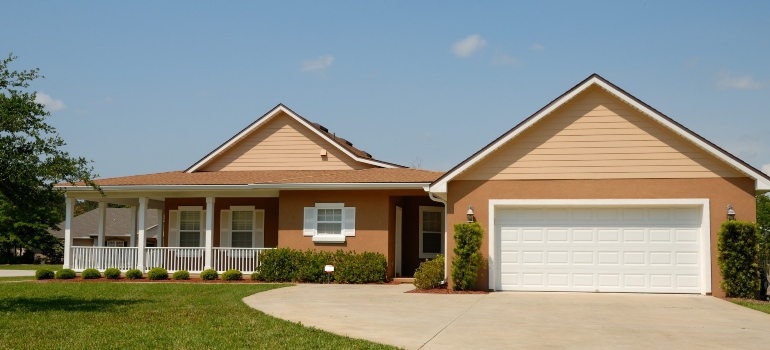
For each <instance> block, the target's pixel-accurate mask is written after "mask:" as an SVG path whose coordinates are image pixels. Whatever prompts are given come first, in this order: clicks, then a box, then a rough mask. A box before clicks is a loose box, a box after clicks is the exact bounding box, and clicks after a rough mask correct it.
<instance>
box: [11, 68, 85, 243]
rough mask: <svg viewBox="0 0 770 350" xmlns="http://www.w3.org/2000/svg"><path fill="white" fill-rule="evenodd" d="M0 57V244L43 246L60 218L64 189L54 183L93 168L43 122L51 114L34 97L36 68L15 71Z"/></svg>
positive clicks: (80, 178) (76, 179)
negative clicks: (0, 59) (69, 151)
mask: <svg viewBox="0 0 770 350" xmlns="http://www.w3.org/2000/svg"><path fill="white" fill-rule="evenodd" d="M14 59H16V57H14V56H13V55H8V58H6V59H4V60H2V61H0V249H2V250H7V249H3V248H8V247H24V248H27V249H30V248H43V247H45V246H46V245H48V244H50V243H51V242H53V241H52V240H51V235H50V234H49V233H48V232H47V229H48V228H57V229H58V227H57V224H58V223H59V222H61V221H62V219H63V209H64V208H63V206H62V202H63V200H64V193H63V191H62V190H60V189H58V188H56V187H54V185H56V184H57V183H62V182H68V183H76V182H84V183H86V184H88V185H90V186H93V187H94V188H97V187H96V186H95V185H94V183H93V181H91V179H92V178H93V177H95V175H94V174H93V173H92V171H93V168H91V167H90V166H89V162H88V161H87V160H86V159H85V158H82V157H72V156H70V155H69V153H67V152H65V151H63V150H62V147H63V146H64V145H65V143H64V140H63V139H62V138H61V137H60V136H59V135H58V134H57V133H56V129H55V128H54V127H53V126H51V125H50V124H48V123H46V118H47V117H48V116H49V115H50V113H49V112H47V111H46V110H45V109H44V106H43V105H42V104H40V103H37V102H35V97H36V93H35V92H34V91H32V90H31V89H30V83H31V82H32V81H34V80H35V79H38V78H42V76H41V75H40V74H39V69H37V68H35V69H32V70H22V71H16V70H11V69H10V68H9V67H8V66H9V64H11V62H12V61H13V60H14Z"/></svg>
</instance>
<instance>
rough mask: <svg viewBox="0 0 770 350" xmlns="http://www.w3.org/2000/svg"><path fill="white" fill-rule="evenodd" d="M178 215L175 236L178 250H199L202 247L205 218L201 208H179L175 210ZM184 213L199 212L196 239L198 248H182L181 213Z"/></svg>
mask: <svg viewBox="0 0 770 350" xmlns="http://www.w3.org/2000/svg"><path fill="white" fill-rule="evenodd" d="M177 210H178V211H179V214H177V221H178V222H177V225H176V227H177V236H178V237H179V248H201V247H204V246H205V245H204V241H205V239H204V236H205V234H206V217H205V215H206V214H205V213H204V210H203V207H202V206H179V207H178V208H177ZM185 211H197V212H200V230H198V232H199V237H200V238H198V247H182V246H181V245H182V232H183V230H182V212H185ZM184 232H192V231H191V230H184Z"/></svg>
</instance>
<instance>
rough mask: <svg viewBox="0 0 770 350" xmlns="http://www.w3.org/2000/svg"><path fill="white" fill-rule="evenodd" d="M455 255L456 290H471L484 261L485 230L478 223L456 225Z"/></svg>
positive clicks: (454, 280)
mask: <svg viewBox="0 0 770 350" xmlns="http://www.w3.org/2000/svg"><path fill="white" fill-rule="evenodd" d="M454 227H455V234H454V239H455V247H454V250H453V252H454V253H455V255H454V258H452V282H453V283H454V289H456V290H471V289H473V288H474V287H475V286H476V277H478V274H479V267H481V263H482V261H483V257H482V256H481V251H480V249H481V240H482V239H483V238H484V229H483V228H481V225H479V223H478V222H470V223H465V222H464V223H460V224H455V226H454Z"/></svg>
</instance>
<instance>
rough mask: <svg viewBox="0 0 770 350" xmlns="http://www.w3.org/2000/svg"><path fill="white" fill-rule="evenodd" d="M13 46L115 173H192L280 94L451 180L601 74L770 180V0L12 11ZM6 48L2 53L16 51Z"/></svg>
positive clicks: (84, 148)
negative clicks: (461, 166)
mask: <svg viewBox="0 0 770 350" xmlns="http://www.w3.org/2000/svg"><path fill="white" fill-rule="evenodd" d="M3 12H4V13H5V15H4V16H3V21H1V22H0V49H2V50H0V53H2V54H3V55H7V54H8V53H10V52H13V54H14V55H17V56H19V58H18V60H16V61H14V62H13V64H12V67H11V68H15V69H27V68H33V67H39V68H40V69H41V72H42V74H43V75H45V77H46V78H45V79H43V80H39V81H36V82H35V83H34V86H33V88H34V89H35V90H37V91H38V92H39V93H40V95H39V97H40V98H41V101H43V102H45V103H46V105H47V107H48V109H49V110H51V112H52V115H51V117H50V119H49V122H50V123H51V124H52V125H54V126H55V127H56V128H57V130H58V131H59V133H60V134H61V135H62V137H63V138H64V139H65V140H66V141H67V143H68V145H67V150H68V151H70V152H71V153H72V154H74V155H78V156H84V157H86V158H88V159H91V160H93V161H94V163H93V165H94V167H95V169H96V172H97V173H98V174H100V175H101V176H102V177H113V176H122V175H132V174H143V173H153V172H161V171H170V170H183V169H185V168H187V167H188V166H190V165H192V164H193V163H194V162H195V161H197V160H198V159H200V158H201V157H203V156H204V155H206V154H207V153H208V152H209V151H211V150H213V149H214V148H216V147H217V146H219V145H220V144H221V143H222V142H224V141H226V140H227V139H228V138H229V137H231V136H232V135H234V134H235V133H237V132H238V131H240V130H241V129H242V128H243V127H245V126H247V125H248V124H249V123H251V122H252V121H254V120H256V119H257V118H259V117H260V116H261V115H263V114H264V113H265V112H267V111H268V110H270V109H271V108H272V107H274V106H275V105H277V104H278V103H284V104H286V105H287V106H289V107H290V108H292V109H293V110H294V111H296V112H297V113H299V114H301V115H302V116H304V117H306V118H308V119H310V120H312V121H315V122H318V123H321V124H322V125H324V126H326V127H327V128H329V129H330V131H332V132H335V133H337V134H338V135H341V136H343V137H345V138H347V139H349V140H350V141H351V142H353V143H354V145H355V146H356V147H359V148H361V149H364V150H366V151H368V152H369V153H371V154H372V155H374V156H375V157H376V158H378V159H381V160H385V161H389V162H395V163H399V164H404V165H410V164H414V163H416V162H418V159H419V160H420V161H419V162H420V163H421V166H422V167H423V168H427V169H434V170H448V169H450V168H451V167H453V166H454V165H456V164H457V163H459V162H460V161H462V160H464V159H465V158H467V157H468V156H470V155H471V154H473V153H474V152H476V151H477V150H478V149H480V148H481V147H483V146H484V145H486V144H487V143H489V142H491V141H492V140H493V139H495V138H496V137H498V136H500V135H501V134H502V133H503V132H505V131H506V130H508V129H510V128H511V127H513V126H514V125H516V124H517V123H518V122H520V121H521V120H522V119H524V118H526V117H528V116H529V115H531V114H532V113H534V112H535V111H537V110H538V109H539V108H541V107H542V106H544V105H545V104H547V103H548V102H550V101H551V100H552V99H554V98H555V97H557V96H558V95H560V94H562V93H563V92H564V91H566V90H568V89H569V88H571V87H572V86H574V85H575V84H577V83H578V82H580V81H581V80H583V79H585V78H586V77H588V76H589V75H590V74H592V73H598V74H600V75H602V76H603V77H604V78H606V79H608V80H610V81H611V82H613V83H615V84H616V85H618V86H620V87H621V88H623V89H624V90H626V91H628V92H629V93H631V94H633V95H635V96H636V97H637V98H640V99H641V100H643V101H645V102H646V103H648V104H650V105H652V106H653V107H655V108H656V109H658V110H659V111H661V112H663V113H665V114H666V115H668V116H669V117H672V118H674V119H675V120H677V121H678V122H680V123H682V124H684V125H685V126H687V127H689V128H690V129H692V130H693V131H695V132H697V133H699V134H700V135H702V136H704V137H706V138H707V139H709V140H711V141H712V142H714V143H716V144H717V145H719V146H721V147H722V148H724V149H726V150H727V151H729V152H732V153H733V154H735V155H737V156H739V157H740V158H742V159H743V160H745V161H747V162H748V163H750V164H752V165H753V166H755V167H757V168H762V167H763V166H764V168H765V169H764V170H765V171H770V137H768V135H770V21H768V19H767V15H768V14H769V13H770V2H768V1H755V2H751V1H741V2H727V1H726V2H710V1H691V2H686V1H676V2H673V1H661V2H656V1H646V2H636V3H629V2H619V1H569V2H551V1H537V2H482V3H479V2H449V1H432V2H428V1H423V2H394V1H388V2H375V1H350V2H316V1H314V2H291V1H280V2H226V3H216V4H212V3H209V2H191V1H185V2H181V1H179V2H173V1H163V2H84V1H78V2H51V1H46V2H43V1H7V2H4V3H3ZM3 52H5V53H3Z"/></svg>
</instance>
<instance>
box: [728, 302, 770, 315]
mask: <svg viewBox="0 0 770 350" xmlns="http://www.w3.org/2000/svg"><path fill="white" fill-rule="evenodd" d="M730 301H732V302H733V303H735V304H738V305H741V306H745V307H747V308H749V309H754V310H757V311H762V312H764V313H766V314H770V303H768V302H766V301H753V300H747V299H730Z"/></svg>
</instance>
